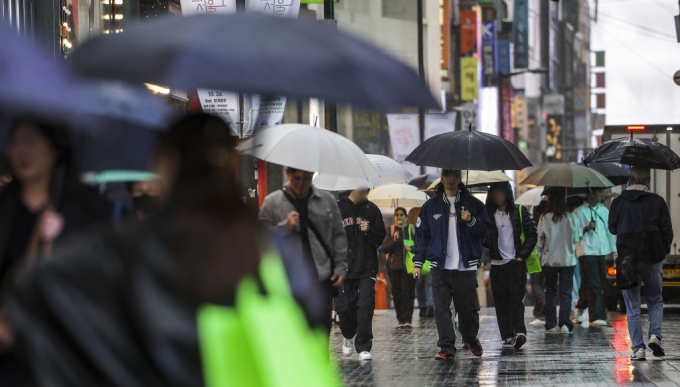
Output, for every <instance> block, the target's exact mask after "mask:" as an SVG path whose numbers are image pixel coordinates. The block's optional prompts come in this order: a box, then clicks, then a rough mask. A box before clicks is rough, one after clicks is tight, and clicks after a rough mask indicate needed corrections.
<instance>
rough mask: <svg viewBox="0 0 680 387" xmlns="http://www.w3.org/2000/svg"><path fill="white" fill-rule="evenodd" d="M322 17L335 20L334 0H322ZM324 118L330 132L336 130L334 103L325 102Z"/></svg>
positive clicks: (336, 113)
mask: <svg viewBox="0 0 680 387" xmlns="http://www.w3.org/2000/svg"><path fill="white" fill-rule="evenodd" d="M323 18H324V20H335V4H334V0H323ZM326 117H327V118H326V120H327V123H328V125H327V128H328V129H330V131H331V132H333V133H337V132H338V112H337V107H336V106H335V104H334V103H327V104H326Z"/></svg>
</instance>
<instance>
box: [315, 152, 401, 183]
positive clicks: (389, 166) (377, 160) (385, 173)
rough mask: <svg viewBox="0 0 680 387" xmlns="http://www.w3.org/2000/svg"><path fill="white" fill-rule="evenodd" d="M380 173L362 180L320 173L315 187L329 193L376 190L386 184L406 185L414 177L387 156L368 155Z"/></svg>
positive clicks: (316, 177)
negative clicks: (357, 189)
mask: <svg viewBox="0 0 680 387" xmlns="http://www.w3.org/2000/svg"><path fill="white" fill-rule="evenodd" d="M366 157H367V158H368V160H369V161H370V162H371V164H373V168H375V170H376V171H377V172H378V176H376V177H374V178H372V179H360V178H353V177H343V176H337V175H330V174H327V173H319V174H318V175H316V176H315V177H314V186H315V187H317V188H321V189H324V190H327V191H345V190H352V189H356V188H375V187H378V186H381V185H385V184H392V183H405V182H407V181H408V180H409V179H410V178H411V177H412V176H413V175H411V173H410V172H409V171H407V170H406V168H404V167H403V166H402V165H401V164H399V163H398V162H396V161H394V160H392V159H391V158H389V157H387V156H381V155H366Z"/></svg>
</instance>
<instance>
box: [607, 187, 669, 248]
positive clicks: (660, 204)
mask: <svg viewBox="0 0 680 387" xmlns="http://www.w3.org/2000/svg"><path fill="white" fill-rule="evenodd" d="M609 232H611V233H612V234H614V235H616V236H617V238H616V248H617V250H618V252H619V255H623V254H624V253H625V252H627V251H631V250H632V251H633V252H635V255H638V256H639V257H641V258H643V259H645V258H646V256H647V254H648V252H649V251H652V250H658V249H657V247H658V248H661V250H665V251H666V252H668V251H669V250H670V245H671V243H672V242H673V225H672V223H671V215H670V213H669V212H668V206H666V202H665V201H664V200H663V198H662V197H661V196H659V195H657V194H655V193H652V192H647V191H640V190H625V191H623V192H622V193H621V196H619V197H617V198H616V199H614V200H613V201H612V205H611V208H610V209H609ZM645 232H648V233H649V232H654V233H657V234H658V235H659V237H660V238H659V239H660V240H659V241H658V242H657V243H658V244H661V246H648V244H649V242H645V237H644V235H643V233H645ZM622 249H623V251H622ZM664 255H665V254H664Z"/></svg>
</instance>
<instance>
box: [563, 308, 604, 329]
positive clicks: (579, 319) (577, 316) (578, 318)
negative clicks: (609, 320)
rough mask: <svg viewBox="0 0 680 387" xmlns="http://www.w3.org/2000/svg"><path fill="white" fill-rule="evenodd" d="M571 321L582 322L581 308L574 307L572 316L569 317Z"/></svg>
mask: <svg viewBox="0 0 680 387" xmlns="http://www.w3.org/2000/svg"><path fill="white" fill-rule="evenodd" d="M571 322H573V323H574V324H576V325H578V324H581V323H583V309H578V308H577V309H576V311H575V312H574V317H572V318H571ZM605 325H606V324H605Z"/></svg>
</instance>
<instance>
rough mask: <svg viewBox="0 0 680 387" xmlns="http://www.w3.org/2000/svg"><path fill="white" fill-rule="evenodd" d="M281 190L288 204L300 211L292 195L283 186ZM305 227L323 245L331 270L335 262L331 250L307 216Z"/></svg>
mask: <svg viewBox="0 0 680 387" xmlns="http://www.w3.org/2000/svg"><path fill="white" fill-rule="evenodd" d="M282 191H283V195H284V196H285V197H286V199H288V201H289V202H290V204H292V205H293V207H295V210H296V211H297V212H298V213H302V212H301V211H300V209H299V208H298V206H299V203H298V201H296V200H295V199H293V197H292V196H291V195H290V194H289V193H288V192H287V191H286V189H285V188H284V189H283V190H282ZM307 228H309V230H311V231H312V232H313V233H314V236H315V237H316V239H317V240H318V241H319V243H320V244H321V247H323V250H324V252H325V253H326V256H327V257H328V259H330V260H331V270H333V269H335V263H334V262H333V251H332V250H331V249H330V248H328V245H326V242H325V241H324V240H323V238H322V237H321V233H320V232H319V230H317V228H316V226H314V223H312V220H311V219H309V217H307Z"/></svg>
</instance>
